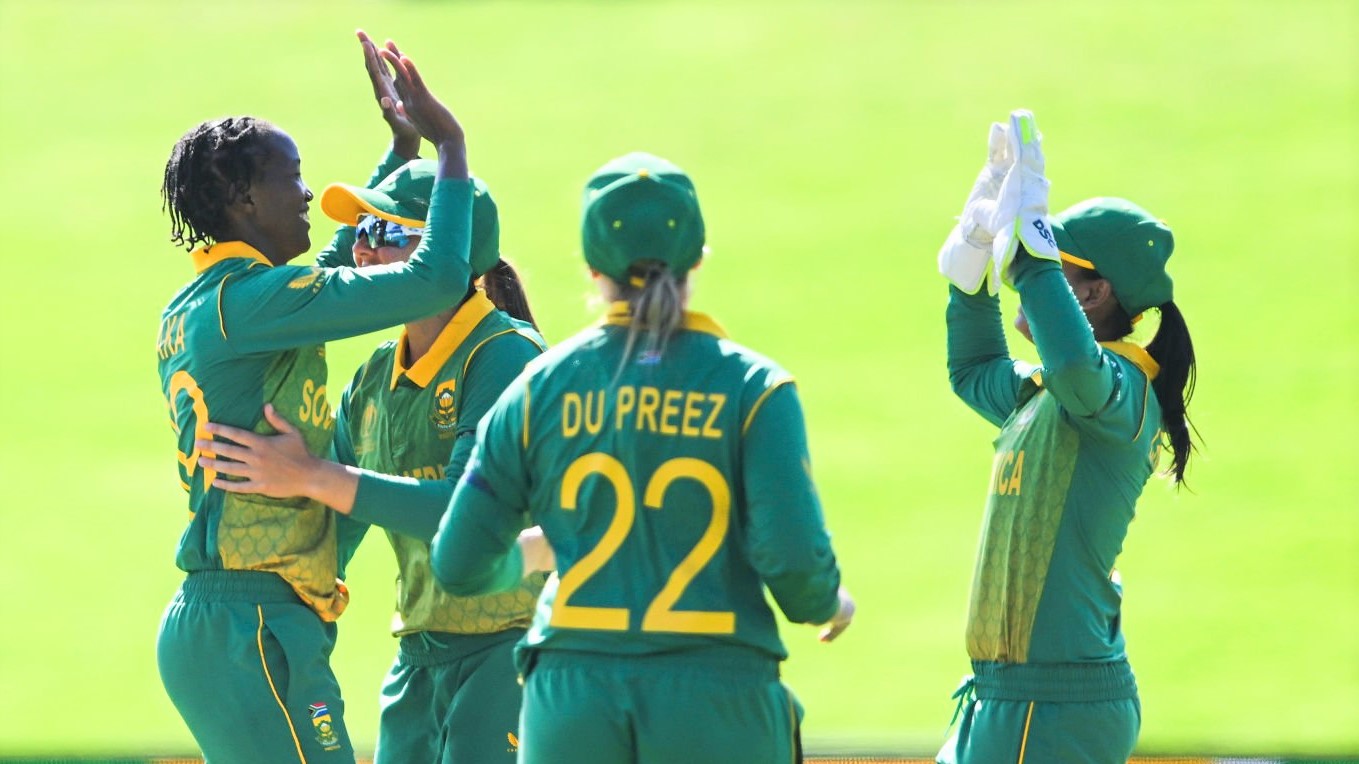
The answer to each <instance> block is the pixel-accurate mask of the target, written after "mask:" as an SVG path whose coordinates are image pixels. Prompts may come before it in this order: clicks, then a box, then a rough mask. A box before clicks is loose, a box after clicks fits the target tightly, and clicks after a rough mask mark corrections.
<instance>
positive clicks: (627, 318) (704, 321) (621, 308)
mask: <svg viewBox="0 0 1359 764" xmlns="http://www.w3.org/2000/svg"><path fill="white" fill-rule="evenodd" d="M600 324H607V325H609V326H629V325H631V324H632V313H631V312H630V310H629V309H628V303H627V301H626V300H618V301H616V302H612V303H609V310H608V312H607V313H605V314H604V318H603V319H602V320H601V321H600ZM680 328H681V329H688V330H689V331H691V332H703V333H704V334H711V335H712V336H714V337H717V338H719V339H726V338H727V332H726V330H725V329H723V328H722V326H721V325H720V324H718V323H717V322H716V321H714V320H713V319H712V317H711V316H709V315H708V314H706V313H699V312H697V311H692V310H686V311H684V318H683V319H682V320H681V321H680Z"/></svg>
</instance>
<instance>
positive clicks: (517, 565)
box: [430, 379, 529, 597]
mask: <svg viewBox="0 0 1359 764" xmlns="http://www.w3.org/2000/svg"><path fill="white" fill-rule="evenodd" d="M525 392H526V381H525V380H523V379H521V380H519V381H516V382H515V383H514V385H512V386H511V387H510V388H509V389H508V390H506V391H505V394H504V395H503V396H501V398H500V400H499V401H497V402H496V404H495V406H494V407H492V409H491V411H490V413H488V414H487V415H486V417H485V418H484V419H482V421H481V425H480V427H479V428H478V430H477V443H476V447H475V448H474V450H473V451H472V456H471V460H470V461H469V462H468V466H467V469H466V471H464V472H463V475H462V479H461V480H460V481H459V482H458V487H457V489H456V490H454V492H453V499H452V502H451V503H450V504H449V506H448V512H447V513H446V514H445V515H444V517H443V519H442V521H441V522H440V523H439V530H438V532H437V533H435V534H434V541H433V542H432V543H431V544H430V567H431V568H432V569H433V571H434V579H435V580H436V581H437V582H438V584H439V586H440V587H441V588H442V589H444V590H445V591H447V592H449V593H451V594H454V595H457V596H462V597H468V596H473V595H478V594H490V593H493V592H500V591H509V590H511V589H513V588H515V587H516V586H518V585H519V583H520V580H521V579H522V578H523V576H524V575H525V573H526V572H529V571H528V569H527V568H526V567H525V562H524V553H523V550H522V549H521V546H520V544H517V543H515V542H516V539H517V538H518V537H519V534H520V532H521V531H523V530H524V526H525V524H526V523H525V517H526V513H527V511H528V492H527V490H528V489H527V485H528V476H527V462H526V455H525V453H524V446H523V436H524V428H525V426H526V425H525V408H526V406H527V405H528V403H527V400H526V395H525Z"/></svg>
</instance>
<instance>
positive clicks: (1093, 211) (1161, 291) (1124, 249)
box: [1052, 197, 1175, 316]
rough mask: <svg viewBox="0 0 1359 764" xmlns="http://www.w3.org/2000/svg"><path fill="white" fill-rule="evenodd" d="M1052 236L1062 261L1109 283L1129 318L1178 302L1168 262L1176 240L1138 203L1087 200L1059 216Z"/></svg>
mask: <svg viewBox="0 0 1359 764" xmlns="http://www.w3.org/2000/svg"><path fill="white" fill-rule="evenodd" d="M1052 232H1053V234H1054V235H1055V236H1056V237H1057V249H1058V250H1060V252H1061V255H1062V259H1063V260H1065V261H1067V262H1069V263H1073V264H1075V265H1078V266H1080V267H1082V268H1086V269H1088V270H1094V271H1098V272H1099V274H1100V275H1101V276H1103V277H1104V278H1106V279H1108V280H1109V285H1110V286H1111V287H1112V288H1113V290H1114V296H1115V297H1117V298H1118V302H1119V304H1120V305H1122V306H1123V308H1124V310H1126V311H1128V314H1129V315H1132V316H1136V315H1137V314H1139V313H1141V312H1142V311H1144V310H1146V309H1147V308H1154V307H1156V306H1158V305H1161V304H1162V303H1166V302H1169V301H1170V300H1171V299H1173V297H1174V282H1173V281H1172V280H1171V278H1170V274H1169V273H1167V272H1166V261H1167V260H1169V259H1170V253H1171V252H1173V251H1174V250H1175V237H1174V236H1173V235H1171V233H1170V228H1169V227H1168V226H1167V225H1166V224H1165V223H1163V222H1161V221H1160V220H1158V219H1156V218H1155V217H1153V216H1152V215H1151V213H1149V212H1147V211H1146V210H1144V209H1142V208H1141V207H1138V206H1137V205H1136V204H1133V203H1132V202H1130V201H1128V200H1126V199H1116V198H1113V197H1099V198H1095V199H1087V200H1085V201H1083V202H1081V203H1079V204H1077V205H1075V206H1073V207H1070V208H1068V209H1065V210H1062V211H1061V212H1059V213H1057V215H1056V216H1055V217H1054V218H1053V225H1052Z"/></svg>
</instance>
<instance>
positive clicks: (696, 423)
mask: <svg viewBox="0 0 1359 764" xmlns="http://www.w3.org/2000/svg"><path fill="white" fill-rule="evenodd" d="M610 396H613V398H614V399H613V400H612V401H610V400H609V398H610ZM726 403H727V396H726V395H723V394H722V393H700V392H695V391H692V390H663V389H660V388H656V387H633V386H632V385H622V386H620V387H618V388H617V389H614V390H596V391H592V392H587V393H584V394H582V393H574V392H572V393H567V394H566V395H565V396H563V397H562V437H565V438H574V437H575V436H577V435H579V434H581V432H585V433H587V434H590V435H597V434H599V432H600V431H601V430H602V429H603V428H604V427H605V426H606V425H607V426H612V427H613V428H614V429H615V430H619V431H622V430H636V431H638V432H650V433H655V434H657V435H667V436H674V437H681V438H707V439H709V440H716V439H719V438H721V437H722V428H721V426H720V425H719V423H718V417H719V416H720V415H721V413H722V408H723V406H725V405H726ZM606 420H607V421H606Z"/></svg>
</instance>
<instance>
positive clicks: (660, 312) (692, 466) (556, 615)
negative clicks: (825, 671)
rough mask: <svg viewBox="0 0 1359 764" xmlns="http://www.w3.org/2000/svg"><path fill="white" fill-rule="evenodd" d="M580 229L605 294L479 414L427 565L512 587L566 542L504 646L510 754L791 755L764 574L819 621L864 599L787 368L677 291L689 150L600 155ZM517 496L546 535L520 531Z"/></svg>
mask: <svg viewBox="0 0 1359 764" xmlns="http://www.w3.org/2000/svg"><path fill="white" fill-rule="evenodd" d="M581 229H582V244H583V249H584V252H585V260H586V263H587V264H588V265H589V267H590V269H591V271H592V273H593V274H594V275H595V278H596V284H597V285H598V287H599V289H600V292H601V294H602V295H603V296H604V297H605V298H606V299H608V300H610V301H611V305H610V307H609V309H608V312H607V314H606V315H605V316H604V318H603V320H602V321H601V322H600V323H599V325H597V326H594V327H591V328H589V329H586V330H584V331H582V332H580V333H579V334H577V335H576V336H574V337H572V338H571V339H569V340H567V341H565V342H564V343H562V344H561V345H559V346H557V347H556V348H554V349H551V350H548V351H547V352H546V353H544V354H543V355H542V356H540V357H539V358H537V359H535V360H534V361H532V362H531V363H530V364H529V365H528V367H527V368H526V369H525V371H524V374H523V375H521V376H520V377H519V378H518V379H516V380H515V381H514V383H513V384H512V385H511V386H510V387H509V388H508V389H507V390H506V391H505V393H504V394H503V395H501V396H500V398H499V400H497V401H496V403H495V405H494V406H493V407H492V408H491V410H490V412H488V413H487V415H486V416H485V417H484V418H483V419H482V421H481V425H480V427H479V429H478V433H477V444H476V447H475V450H474V451H473V453H472V456H471V460H470V461H469V463H468V466H467V469H466V470H465V471H464V473H463V476H462V480H461V482H459V484H458V487H457V489H456V491H455V493H454V495H453V501H452V504H451V505H450V507H449V510H448V512H447V514H445V515H444V517H443V520H442V522H441V524H440V527H439V532H438V535H436V536H435V538H434V543H433V550H432V557H431V564H432V566H433V569H434V573H435V576H436V577H437V578H438V581H439V583H440V584H441V585H442V586H444V587H445V588H447V589H448V590H449V591H450V592H452V593H454V594H458V595H472V594H478V593H484V592H492V591H501V590H505V589H513V588H515V587H518V586H519V585H520V581H521V578H522V576H523V575H524V573H525V571H528V570H534V569H540V568H541V567H543V566H544V563H543V562H542V559H543V557H544V556H550V557H552V558H554V559H555V564H556V569H557V570H558V572H559V574H560V578H557V577H552V578H549V579H548V582H547V585H546V587H545V588H544V590H543V594H542V596H541V598H540V600H539V606H538V609H537V612H536V614H535V616H534V621H533V625H532V626H531V627H530V628H529V631H528V634H527V635H526V636H525V637H524V639H523V640H522V641H521V642H520V644H519V647H518V649H517V651H516V654H515V657H516V662H517V664H518V666H519V669H520V671H521V673H522V674H523V675H524V682H525V684H524V710H523V714H522V716H521V721H520V730H521V733H522V735H521V737H520V748H519V755H520V759H519V760H520V761H521V762H530V763H533V762H558V763H570V762H591V763H592V764H613V763H619V764H621V763H623V762H649V763H652V764H666V763H668V762H691V761H703V762H712V763H717V764H720V763H722V762H731V763H732V764H735V763H736V762H741V763H742V764H750V763H752V762H787V761H790V760H792V759H794V757H795V756H796V754H797V751H798V732H797V729H798V723H799V718H800V716H801V710H800V707H799V705H798V703H797V701H796V700H795V699H794V698H793V696H792V694H791V693H790V692H789V691H788V689H787V688H786V687H785V686H784V685H783V684H782V683H781V682H780V681H779V663H780V661H782V660H783V659H784V658H786V657H787V655H788V653H787V650H786V649H785V647H784V645H783V642H782V640H781V639H780V638H779V633H778V628H777V625H776V622H775V620H774V614H773V611H772V610H771V608H770V606H769V604H768V603H767V602H766V600H765V587H768V590H769V592H770V593H771V594H772V595H773V598H774V600H775V601H776V602H777V603H778V606H779V608H780V609H781V610H782V611H783V612H784V614H785V615H787V617H788V618H789V619H790V620H792V621H795V622H802V623H814V624H822V625H824V628H823V630H822V632H821V638H822V639H823V640H824V641H830V640H832V639H835V638H836V637H837V636H838V635H839V634H840V633H841V632H842V631H843V630H844V629H845V628H846V627H847V626H848V625H849V623H850V619H851V618H852V616H853V612H854V605H853V601H852V599H850V597H849V595H848V594H847V593H846V592H845V590H844V589H843V588H842V587H841V586H840V569H839V566H838V565H837V563H836V560H835V555H834V553H833V551H832V549H831V544H830V537H829V535H828V534H827V532H826V528H825V523H824V520H823V518H822V514H821V505H820V502H819V501H818V499H817V496H816V490H815V487H814V486H813V482H812V475H811V464H810V458H809V455H808V450H807V440H806V430H805V427H804V425H803V418H802V408H801V404H800V403H799V400H798V395H797V391H796V388H795V386H794V384H793V379H792V377H791V376H790V375H789V374H788V373H787V372H786V371H784V370H783V369H781V368H779V366H778V365H777V364H775V363H774V362H772V361H770V360H769V359H767V358H764V357H763V356H761V355H759V354H758V353H756V352H754V351H752V350H750V349H748V348H745V347H742V346H741V345H738V344H736V343H735V342H732V341H731V340H729V339H727V338H726V336H725V334H724V333H723V332H722V330H721V328H720V327H718V325H717V324H716V322H714V321H713V320H712V319H711V318H709V317H707V316H705V315H702V314H699V313H694V312H691V311H688V310H686V309H685V307H686V303H687V300H688V295H689V289H690V279H689V274H690V273H691V271H692V269H693V268H694V267H695V266H697V265H698V263H699V260H700V259H701V258H702V256H703V252H704V241H705V234H704V225H703V218H702V215H701V214H700V212H699V207H698V197H697V196H696V194H695V192H694V187H693V183H692V182H691V181H690V180H689V177H688V176H687V175H685V174H684V173H683V172H682V171H681V170H680V169H679V168H678V167H676V166H675V165H673V164H671V163H670V162H667V161H665V160H664V159H661V158H659V157H655V156H651V155H649V154H641V153H637V154H629V155H627V156H624V157H620V158H618V159H615V160H613V161H611V162H609V163H607V164H605V165H604V166H603V167H601V168H600V169H599V170H598V171H597V172H596V173H595V174H594V176H593V177H591V178H590V180H589V182H588V183H587V185H586V190H585V198H584V204H583V214H582V225H581ZM526 512H527V513H528V514H529V515H530V517H531V518H532V520H533V522H535V523H536V524H537V525H539V526H540V527H541V529H542V533H543V535H544V536H545V537H546V539H547V541H548V544H549V546H550V550H546V551H547V555H544V554H543V553H544V551H545V550H543V549H542V548H541V546H540V545H539V544H537V543H535V542H534V541H533V540H531V539H526V538H524V537H523V536H521V535H520V529H521V528H522V527H523V524H524V519H523V518H524V514H525V513H526ZM516 542H517V543H516ZM582 741H588V744H586V743H583V742H582Z"/></svg>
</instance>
